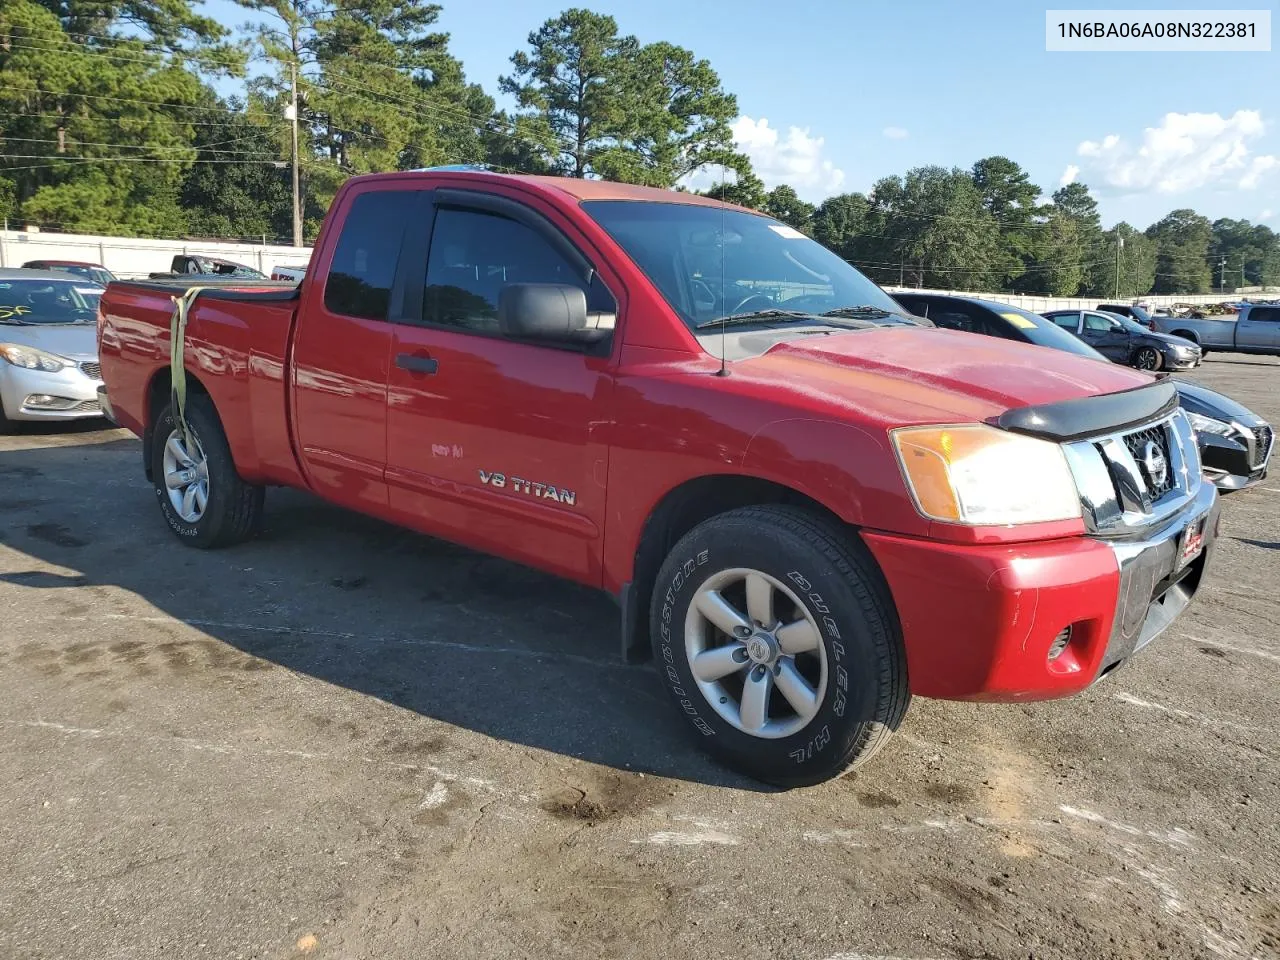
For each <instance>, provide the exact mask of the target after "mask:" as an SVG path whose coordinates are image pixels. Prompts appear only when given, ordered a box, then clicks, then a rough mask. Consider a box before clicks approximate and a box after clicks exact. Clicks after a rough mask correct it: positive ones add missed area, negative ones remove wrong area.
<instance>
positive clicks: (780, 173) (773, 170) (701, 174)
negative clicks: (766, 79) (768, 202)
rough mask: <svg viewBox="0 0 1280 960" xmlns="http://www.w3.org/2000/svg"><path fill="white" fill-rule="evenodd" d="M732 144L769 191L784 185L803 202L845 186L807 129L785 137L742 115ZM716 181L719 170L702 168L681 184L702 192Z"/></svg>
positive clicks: (841, 175) (819, 140) (792, 130)
mask: <svg viewBox="0 0 1280 960" xmlns="http://www.w3.org/2000/svg"><path fill="white" fill-rule="evenodd" d="M733 141H734V144H735V145H736V146H737V149H738V150H739V151H741V152H742V153H745V154H746V155H747V157H749V158H750V160H751V166H752V168H753V169H754V170H755V172H756V176H758V177H759V178H760V179H761V180H762V181H764V185H765V186H766V187H768V188H770V189H772V188H773V187H776V186H779V185H780V184H784V183H785V184H788V185H790V186H791V187H794V188H795V191H796V193H798V194H799V195H800V196H801V197H802V198H803V199H805V200H811V201H818V200H822V199H824V198H826V197H829V196H831V195H832V194H833V193H836V192H838V191H839V189H840V185H841V184H842V183H844V171H843V170H840V169H839V168H837V167H836V165H835V164H834V163H832V162H831V161H830V160H828V159H826V157H825V156H824V155H823V153H824V151H823V147H824V145H825V141H824V140H823V139H822V137H814V136H811V135H810V133H809V128H808V127H804V128H801V127H788V128H787V132H786V135H785V136H784V135H783V134H782V132H781V131H780V130H777V129H775V128H773V127H771V126H769V121H768V120H766V119H765V118H764V117H761V118H760V119H759V120H753V119H752V118H751V117H748V116H741V117H739V118H738V119H737V120H735V121H734V122H733ZM730 179H732V177H730ZM719 180H720V173H719V171H718V170H715V171H712V170H705V169H704V170H699V171H698V172H697V173H695V174H693V175H692V176H690V177H686V178H685V180H684V182H683V185H684V186H686V187H688V188H689V189H691V190H705V189H707V188H708V187H710V186H712V185H714V184H716V183H718V182H719Z"/></svg>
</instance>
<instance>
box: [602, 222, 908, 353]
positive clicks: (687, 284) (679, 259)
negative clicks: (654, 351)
mask: <svg viewBox="0 0 1280 960" xmlns="http://www.w3.org/2000/svg"><path fill="white" fill-rule="evenodd" d="M582 208H583V209H584V210H585V211H586V212H587V213H588V214H589V215H590V216H591V217H592V219H594V220H595V221H596V222H597V223H599V224H600V226H602V227H603V228H604V229H605V231H606V232H608V234H609V235H610V236H611V237H613V239H614V240H616V241H617V242H618V244H619V245H621V247H622V248H623V249H624V250H625V251H626V252H627V254H628V255H629V256H630V257H631V259H632V260H634V261H635V262H636V264H637V265H638V266H639V267H640V269H641V270H643V271H644V273H645V275H646V276H647V277H648V278H649V279H650V280H651V281H652V282H653V283H654V285H655V286H656V287H657V288H658V290H659V291H660V292H661V293H662V295H663V297H665V298H666V301H667V303H669V304H670V305H671V308H672V309H673V310H675V311H676V313H678V314H679V315H680V318H681V319H682V320H683V321H684V322H685V323H686V324H687V325H688V326H690V327H691V328H694V329H697V328H699V327H706V326H708V325H709V324H714V322H715V321H717V320H719V319H721V318H724V317H733V318H735V320H736V321H741V320H748V321H749V320H750V319H751V318H752V317H754V316H756V315H758V317H759V322H760V323H762V324H771V323H785V322H787V321H791V322H794V321H795V320H797V319H799V318H800V317H806V316H813V317H820V316H821V315H822V314H827V313H830V312H831V311H850V309H851V308H853V313H856V317H857V319H858V320H866V321H869V322H871V323H889V324H894V323H896V324H903V323H913V322H914V321H911V320H909V319H908V318H907V317H906V316H904V311H903V309H902V307H900V306H899V305H898V304H897V302H896V301H894V300H893V299H892V298H891V297H890V296H889V295H888V294H887V293H885V292H884V291H883V290H881V289H880V288H879V287H878V286H876V285H875V284H874V283H872V282H871V281H870V280H868V279H867V278H866V277H864V276H863V275H862V274H861V273H859V272H858V271H857V270H855V269H854V268H853V267H852V266H850V265H849V264H848V263H846V262H845V261H843V260H841V259H840V258H839V257H838V256H836V255H835V254H834V253H832V252H831V251H830V250H828V249H827V248H826V247H824V246H822V245H821V244H819V243H816V242H815V241H813V240H810V239H809V238H808V237H806V236H805V235H804V234H803V233H800V232H799V231H798V230H795V229H793V228H791V227H788V226H786V225H785V224H782V223H779V222H778V221H776V220H771V219H769V218H768V217H763V216H759V215H756V214H753V213H746V212H743V211H739V210H729V209H723V208H720V207H712V206H696V205H694V204H688V203H651V202H646V203H641V202H637V201H631V200H592V201H588V202H586V203H583V204H582ZM834 316H839V314H833V317H834ZM831 322H832V323H838V322H839V321H835V320H832V321H831Z"/></svg>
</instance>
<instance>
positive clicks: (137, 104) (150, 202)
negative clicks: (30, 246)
mask: <svg viewBox="0 0 1280 960" xmlns="http://www.w3.org/2000/svg"><path fill="white" fill-rule="evenodd" d="M53 6H55V7H57V8H58V9H57V11H56V13H61V14H62V15H63V16H64V17H65V18H66V20H65V23H66V24H70V25H71V26H70V27H67V26H65V25H64V21H63V20H60V19H59V17H58V16H57V15H56V14H55V11H51V10H50V9H49V7H48V6H47V5H45V4H40V3H34V2H32V0H7V2H6V3H5V5H4V7H3V9H2V10H0V37H3V42H2V43H0V110H2V111H4V114H5V116H6V117H7V118H8V119H7V120H6V122H5V123H4V126H3V137H4V139H5V141H6V145H5V149H4V154H5V158H6V168H7V175H8V176H9V177H10V178H11V180H12V182H13V185H14V195H15V201H16V204H17V205H18V207H19V211H20V214H21V216H22V217H23V218H25V219H27V220H32V221H34V222H37V223H40V224H43V225H45V226H49V227H54V228H58V229H63V230H83V231H87V232H111V233H123V234H141V233H158V232H172V231H175V230H180V229H181V227H182V224H183V215H182V212H181V210H180V209H179V207H178V202H177V201H178V192H179V188H180V185H181V182H182V179H183V176H184V175H185V173H186V169H187V167H188V166H189V164H190V161H191V160H193V159H194V158H195V151H194V149H193V146H192V145H193V140H194V137H195V127H194V126H193V125H192V124H191V120H192V119H193V115H192V112H191V111H190V110H187V109H183V108H184V107H189V106H193V105H196V104H198V103H199V102H200V101H201V100H202V99H204V98H205V97H206V96H207V87H206V85H205V84H204V82H203V81H202V80H201V79H200V77H199V76H198V74H197V73H196V72H194V71H192V70H189V69H186V68H185V66H184V64H187V63H189V62H190V61H191V60H193V59H198V58H199V57H200V55H201V51H202V49H203V48H202V45H203V44H206V43H207V42H210V41H216V40H217V39H219V38H221V37H222V35H223V33H224V31H222V29H221V28H220V27H218V26H217V25H216V24H212V23H208V22H206V21H204V20H203V19H201V18H199V17H194V16H193V15H191V13H190V10H189V8H188V6H187V5H186V4H183V3H176V2H175V3H160V4H132V3H126V4H120V5H118V6H117V7H114V8H109V9H111V10H114V11H117V13H116V16H117V17H118V18H119V19H117V20H112V19H108V18H104V17H103V16H98V17H94V16H92V15H91V14H90V13H89V10H90V9H94V10H99V9H101V5H95V6H94V7H92V8H90V7H89V6H88V5H87V4H81V3H79V2H71V3H67V4H64V5H53ZM124 23H128V24H130V25H132V26H134V27H137V28H142V29H147V30H151V31H153V33H152V34H151V35H150V36H149V37H144V38H143V39H128V40H125V39H122V38H121V37H119V36H118V35H117V34H116V33H115V32H114V30H115V28H116V27H118V26H120V25H122V24H124ZM72 28H75V29H74V30H72ZM68 30H72V32H74V33H75V34H76V36H74V37H73V36H72V35H71V33H69V32H68ZM82 33H83V34H84V36H81V35H80V34H82ZM179 42H182V43H183V44H184V46H183V47H182V48H181V53H180V54H179V59H175V58H174V57H166V56H164V55H163V52H162V49H161V48H162V47H163V45H164V44H166V43H174V44H176V43H179ZM216 52H217V56H216V57H215V59H216V60H217V62H218V63H219V64H221V66H219V67H218V69H223V68H225V67H226V66H227V65H228V63H229V62H231V60H233V59H234V58H229V56H228V55H227V51H226V49H225V48H223V47H218V48H217V51H216ZM231 65H232V66H234V63H232V64H231Z"/></svg>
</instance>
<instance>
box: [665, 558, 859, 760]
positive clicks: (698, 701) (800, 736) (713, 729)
mask: <svg viewBox="0 0 1280 960" xmlns="http://www.w3.org/2000/svg"><path fill="white" fill-rule="evenodd" d="M734 565H736V564H728V563H723V562H722V563H719V564H712V563H711V550H709V549H701V550H697V551H696V552H693V553H691V554H690V555H688V556H684V557H680V558H672V559H671V560H669V561H668V567H667V569H668V570H669V571H671V572H670V573H669V574H668V580H667V582H666V583H664V584H659V585H658V589H660V590H661V591H662V593H661V598H662V599H661V604H660V612H659V616H658V628H657V633H658V644H657V646H658V653H659V661H660V662H659V672H660V673H661V675H662V678H663V681H664V683H665V685H666V686H667V688H668V690H670V691H671V694H672V696H673V697H674V698H675V699H676V701H677V703H678V704H679V706H680V709H681V712H682V713H683V714H684V715H685V716H686V717H687V718H688V719H689V720H690V722H691V723H693V725H694V727H695V729H697V730H698V732H699V733H701V734H702V735H703V736H705V737H712V736H717V735H718V734H720V733H721V732H727V733H729V734H731V735H732V734H739V735H740V736H742V737H745V738H748V739H749V740H750V741H751V742H753V743H756V744H759V745H761V746H763V745H765V744H769V743H776V744H777V746H778V748H780V749H782V750H784V751H785V753H784V754H783V755H782V756H786V757H789V758H790V759H791V760H792V761H794V762H795V763H796V764H804V763H806V762H809V761H812V760H814V759H815V758H816V757H819V756H820V755H821V754H823V753H824V752H826V751H827V749H828V748H829V747H830V746H831V744H832V743H834V742H836V740H837V737H835V736H834V735H833V734H832V731H831V724H830V720H828V721H827V722H823V721H822V716H821V713H820V714H819V716H818V717H817V718H815V722H817V723H819V724H820V726H817V727H816V728H815V727H814V726H813V725H812V724H811V725H810V726H809V727H806V728H805V729H804V730H801V731H800V732H799V733H797V734H794V735H793V736H792V737H789V738H787V739H786V740H779V741H768V740H761V739H758V738H755V737H749V735H748V734H742V733H741V732H740V731H737V730H735V729H734V728H732V727H728V728H727V730H726V729H725V728H726V726H727V725H726V724H725V723H724V721H723V720H722V719H721V718H720V717H719V715H717V714H715V713H714V711H711V712H710V713H708V712H707V708H708V707H709V706H710V705H709V704H707V703H706V700H705V695H704V694H703V693H702V691H701V689H700V688H698V687H697V685H696V684H695V683H693V682H691V679H690V678H689V677H686V676H685V674H686V673H688V672H689V665H688V659H687V654H686V653H685V650H684V636H683V634H684V630H683V625H681V626H680V627H679V628H677V629H675V630H673V629H672V623H673V622H678V621H679V620H680V616H679V614H680V612H681V611H686V610H687V605H688V604H689V603H692V598H691V596H690V594H691V593H692V592H693V590H694V589H695V588H696V587H697V585H699V584H701V583H703V582H705V580H706V576H708V575H710V573H711V572H714V570H716V569H720V568H722V567H723V568H726V569H727V568H728V567H730V566H734ZM704 569H705V570H707V573H706V575H698V574H699V571H701V570H704ZM784 569H785V568H784ZM780 572H781V571H780ZM774 575H775V576H777V574H774ZM780 579H782V580H783V581H784V582H788V581H789V582H790V584H791V585H792V591H793V592H794V593H795V595H796V596H797V598H798V599H800V600H801V602H802V603H803V604H804V605H805V606H806V607H807V608H808V609H809V611H810V612H811V614H812V615H813V617H814V619H815V621H816V622H817V623H819V624H820V628H819V629H820V631H821V633H822V635H823V643H824V645H825V647H826V649H827V656H828V661H829V663H830V671H831V672H830V675H829V676H830V681H829V683H828V692H827V694H826V704H825V706H824V707H823V708H821V709H822V710H824V711H826V713H827V717H828V718H834V719H835V720H837V721H839V720H843V719H844V718H845V715H846V714H847V712H848V708H849V671H848V670H847V669H846V668H845V662H846V654H847V651H846V646H845V638H844V635H843V634H842V633H841V630H840V626H839V624H838V623H837V620H836V616H837V615H836V614H833V612H832V609H831V606H830V604H829V602H828V601H827V600H826V599H825V598H824V597H823V595H822V594H821V593H820V592H819V591H818V589H817V588H816V587H815V585H814V580H813V579H812V578H810V577H808V576H806V575H805V573H803V572H801V571H799V570H790V571H787V572H786V573H785V575H784V576H783V577H781V578H780ZM677 647H679V649H677ZM677 658H683V659H680V660H678V659H677ZM782 756H780V757H779V759H782Z"/></svg>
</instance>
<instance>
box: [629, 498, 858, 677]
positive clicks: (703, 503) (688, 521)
mask: <svg viewBox="0 0 1280 960" xmlns="http://www.w3.org/2000/svg"><path fill="white" fill-rule="evenodd" d="M770 504H777V505H782V504H786V505H790V506H797V507H802V508H804V509H806V510H808V511H810V512H812V513H814V514H816V515H818V516H821V517H823V518H825V519H827V520H829V521H830V522H831V524H832V525H833V526H836V527H839V528H847V526H848V525H847V524H846V523H845V522H844V521H843V520H842V519H841V518H840V517H839V516H838V515H837V514H836V513H835V512H834V511H832V510H831V509H830V508H828V507H826V506H825V505H823V504H822V503H820V502H819V501H817V500H815V499H813V497H811V496H809V495H808V494H805V493H802V492H801V491H799V490H797V489H795V488H794V487H789V486H787V485H785V484H782V483H778V482H776V481H773V480H767V479H764V478H762V477H755V476H750V475H748V474H739V473H718V474H711V475H706V476H700V477H694V478H691V479H688V480H685V481H684V482H682V483H680V484H678V485H677V486H675V487H673V488H672V489H671V490H668V491H667V492H666V493H665V494H664V495H663V496H662V497H661V499H659V500H658V502H657V503H656V504H655V505H654V507H653V509H652V510H650V511H649V515H648V516H647V517H646V518H645V521H644V525H643V527H642V529H641V533H640V540H639V543H638V544H637V547H636V553H635V565H634V566H633V568H632V576H631V580H630V581H628V582H627V583H625V584H624V585H623V586H622V590H621V597H620V601H621V607H622V653H623V657H624V658H625V659H626V660H627V661H629V662H632V663H636V662H640V661H642V660H647V659H649V658H650V657H651V653H650V649H649V639H648V637H649V599H650V594H651V593H652V591H653V585H654V582H655V581H656V579H657V575H658V570H659V568H660V567H661V566H662V561H663V560H664V559H665V558H666V556H667V554H668V553H670V551H671V549H672V548H673V547H674V546H675V545H676V543H677V542H678V541H679V540H680V538H681V537H683V536H684V535H685V534H686V533H688V532H689V531H690V530H692V529H693V528H694V527H696V526H697V525H698V524H700V523H702V522H703V521H705V520H709V519H711V518H712V517H714V516H717V515H719V514H722V513H728V512H729V511H730V510H736V509H738V508H740V507H752V506H765V505H770Z"/></svg>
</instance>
